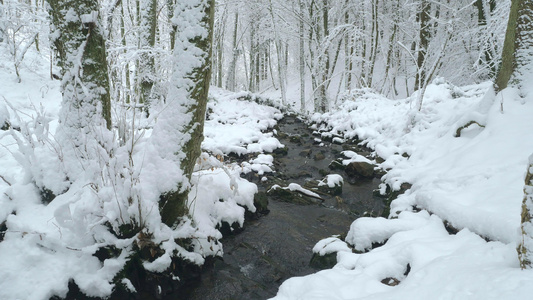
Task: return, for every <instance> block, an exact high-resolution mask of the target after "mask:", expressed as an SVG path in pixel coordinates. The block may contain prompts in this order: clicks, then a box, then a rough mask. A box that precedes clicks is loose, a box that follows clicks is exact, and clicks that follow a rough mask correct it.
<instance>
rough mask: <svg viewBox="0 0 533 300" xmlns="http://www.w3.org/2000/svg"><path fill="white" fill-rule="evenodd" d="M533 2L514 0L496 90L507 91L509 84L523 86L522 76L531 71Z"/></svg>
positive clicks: (495, 83) (495, 84)
mask: <svg viewBox="0 0 533 300" xmlns="http://www.w3.org/2000/svg"><path fill="white" fill-rule="evenodd" d="M532 18H533V1H532V0H513V1H512V2H511V10H510V12H509V21H508V23H507V31H506V33H505V41H504V44H503V51H502V62H501V66H500V68H499V70H498V75H497V77H496V81H495V82H494V88H495V90H496V91H501V90H503V89H505V88H506V87H507V86H508V85H509V84H513V85H517V86H519V87H520V86H521V85H522V78H521V77H522V76H523V75H525V74H527V73H528V72H530V71H531V66H530V65H531V63H532V58H531V50H530V49H532V47H533V24H532V22H531V19H532Z"/></svg>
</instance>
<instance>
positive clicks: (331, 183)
mask: <svg viewBox="0 0 533 300" xmlns="http://www.w3.org/2000/svg"><path fill="white" fill-rule="evenodd" d="M343 183H344V179H343V178H342V176H341V175H339V174H328V175H326V178H324V180H320V181H319V182H318V186H323V185H327V186H328V187H330V188H334V187H336V186H339V185H342V184H343Z"/></svg>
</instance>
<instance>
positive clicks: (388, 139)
mask: <svg viewBox="0 0 533 300" xmlns="http://www.w3.org/2000/svg"><path fill="white" fill-rule="evenodd" d="M354 94H360V95H361V96H359V97H358V98H353V99H350V100H348V101H346V102H344V103H343V104H342V105H341V106H340V107H339V108H338V109H337V110H335V111H332V112H329V113H325V114H321V115H320V114H315V115H314V116H313V117H312V118H313V120H314V121H315V122H316V124H326V125H321V126H317V127H316V130H319V131H320V132H322V133H323V134H324V133H325V134H329V135H333V134H335V135H342V136H344V138H348V139H350V138H358V139H360V140H362V144H364V145H366V146H368V147H370V148H371V149H373V150H374V152H375V154H376V155H378V156H380V157H381V158H383V159H384V162H382V163H381V164H378V166H379V167H381V168H383V169H387V170H388V173H387V174H386V175H385V176H384V177H383V178H382V180H383V184H382V186H381V191H382V192H385V190H386V185H388V186H389V187H392V189H394V190H399V189H400V185H401V184H402V183H411V184H412V187H411V188H410V189H409V190H407V191H406V192H405V193H404V194H402V195H400V196H399V197H398V198H397V199H396V200H394V201H393V202H392V204H391V214H390V216H389V218H388V219H386V218H359V219H357V220H355V221H354V222H353V224H352V225H351V227H350V230H349V232H348V235H347V237H346V243H347V244H348V245H349V246H350V248H351V249H352V248H353V251H345V249H344V250H343V249H342V248H341V247H342V246H341V247H339V249H338V251H337V265H336V266H335V267H334V268H332V269H329V270H323V271H321V272H318V273H316V274H311V275H308V276H303V277H295V278H291V279H289V280H287V281H285V282H284V283H283V284H282V285H281V287H280V289H279V291H278V294H277V296H276V297H274V298H273V299H276V300H282V299H283V300H285V299H520V298H529V297H530V295H531V294H532V293H533V285H532V284H533V271H532V270H531V269H529V270H520V268H519V263H518V256H517V252H516V246H517V245H518V243H519V241H520V240H521V236H520V212H521V203H522V199H523V197H524V189H523V188H524V174H525V170H526V168H527V163H528V157H530V155H531V152H532V151H533V150H532V149H533V133H532V132H531V128H533V118H531V116H532V115H533V101H531V99H529V98H528V99H522V98H521V97H520V92H519V91H517V90H515V89H513V88H508V89H506V90H504V91H502V92H501V93H500V94H498V95H495V94H494V92H493V90H492V87H491V83H483V84H479V85H472V86H464V87H455V86H452V85H450V84H448V83H446V82H445V81H444V80H442V79H439V80H437V81H435V82H434V83H433V84H431V85H430V86H428V89H427V92H426V95H425V98H424V101H423V105H422V109H421V110H420V111H416V110H415V109H414V103H415V102H416V99H417V98H416V97H417V96H416V95H413V96H412V97H411V98H407V99H400V100H389V99H386V98H384V97H382V96H380V95H377V94H375V93H373V92H371V91H368V90H367V91H365V92H363V93H354ZM502 99H503V100H502ZM502 101H503V102H502ZM502 107H503V110H502ZM470 121H476V122H477V123H479V125H482V126H478V125H476V124H474V125H471V126H469V127H467V128H465V129H463V130H462V131H461V134H460V137H456V133H457V129H458V128H461V127H463V126H464V125H466V124H467V123H468V122H470ZM343 154H344V155H345V156H346V157H347V158H348V160H347V161H349V160H356V159H357V160H361V161H365V160H364V159H366V158H363V157H359V156H357V155H356V154H355V153H351V152H347V151H346V152H344V153H343ZM374 163H375V162H374ZM446 225H451V226H453V228H455V229H456V230H458V232H457V233H456V234H453V233H449V232H448V231H447V229H446ZM330 242H332V239H331V238H328V239H325V240H323V241H320V242H319V243H318V244H317V246H316V247H315V250H314V251H315V252H318V250H319V249H322V248H323V247H324V245H327V244H328V243H330ZM335 242H336V243H340V242H341V241H336V240H335ZM373 247H374V248H373ZM332 252H334V251H332ZM324 253H325V251H324ZM391 278H394V279H395V280H397V281H399V282H400V284H398V285H396V286H389V285H386V284H384V283H382V281H383V282H392V281H394V280H392V279H391Z"/></svg>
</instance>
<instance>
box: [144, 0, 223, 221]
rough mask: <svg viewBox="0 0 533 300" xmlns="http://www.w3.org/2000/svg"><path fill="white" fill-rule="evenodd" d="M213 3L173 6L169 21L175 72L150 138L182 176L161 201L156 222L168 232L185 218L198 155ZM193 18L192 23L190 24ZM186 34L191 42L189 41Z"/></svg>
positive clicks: (202, 1)
mask: <svg viewBox="0 0 533 300" xmlns="http://www.w3.org/2000/svg"><path fill="white" fill-rule="evenodd" d="M214 12H215V0H197V1H189V2H187V3H182V2H181V3H180V2H179V3H177V7H176V12H175V19H176V25H179V26H178V28H177V30H178V31H177V33H176V45H175V48H174V59H175V64H176V65H175V66H174V72H173V75H172V78H171V84H172V86H171V88H170V91H169V96H168V101H169V102H170V103H169V106H168V108H167V110H166V111H165V112H163V113H162V116H161V117H160V119H159V120H158V124H156V127H155V128H154V133H153V135H154V136H155V140H154V141H155V143H161V144H160V145H159V146H163V147H164V146H167V147H168V145H169V144H170V145H172V146H173V147H177V148H175V149H170V150H169V151H168V152H166V154H165V152H163V155H164V156H174V160H175V161H176V162H177V163H178V164H179V167H180V169H181V171H182V172H183V177H184V178H183V180H182V182H178V183H176V184H177V186H176V188H175V190H173V191H170V192H168V193H166V194H164V195H162V196H161V201H160V213H161V219H162V221H163V222H164V223H165V224H167V225H168V226H174V225H175V224H176V222H177V221H178V220H179V218H180V217H182V216H184V215H186V214H187V207H186V201H187V198H188V194H189V188H190V183H189V182H190V178H191V176H192V172H193V169H194V165H195V164H196V160H197V159H198V157H199V156H200V154H201V148H200V146H201V143H202V140H203V128H204V122H205V111H206V106H207V95H208V92H209V84H210V79H211V55H212V39H213V23H214ZM195 18H196V19H195ZM191 32H194V33H195V36H194V37H192V38H191V34H190V33H191Z"/></svg>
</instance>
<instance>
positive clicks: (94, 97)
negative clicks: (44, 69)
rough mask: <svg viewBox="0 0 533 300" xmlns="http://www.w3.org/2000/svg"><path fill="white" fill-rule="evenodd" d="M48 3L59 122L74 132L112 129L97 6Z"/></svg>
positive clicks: (76, 0)
mask: <svg viewBox="0 0 533 300" xmlns="http://www.w3.org/2000/svg"><path fill="white" fill-rule="evenodd" d="M48 2H49V4H50V9H49V13H50V16H51V17H52V29H51V30H52V32H55V33H56V34H54V36H56V38H55V39H54V40H53V41H52V42H53V45H54V47H55V49H56V51H57V53H58V57H59V60H58V64H59V66H60V67H61V74H62V77H63V79H62V82H61V88H62V93H63V102H62V113H61V116H60V122H61V123H62V125H63V126H66V127H67V128H71V129H74V130H79V129H82V128H86V129H88V128H92V127H94V126H98V125H103V126H105V127H107V129H111V99H110V93H109V78H108V72H107V60H106V48H105V39H104V36H103V34H102V30H101V28H100V17H99V15H98V12H99V5H98V2H97V1H93V0H49V1H48ZM67 14H68V15H67ZM99 120H102V121H99ZM72 138H74V139H75V137H72ZM73 142H75V143H76V142H80V143H81V142H82V141H73Z"/></svg>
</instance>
